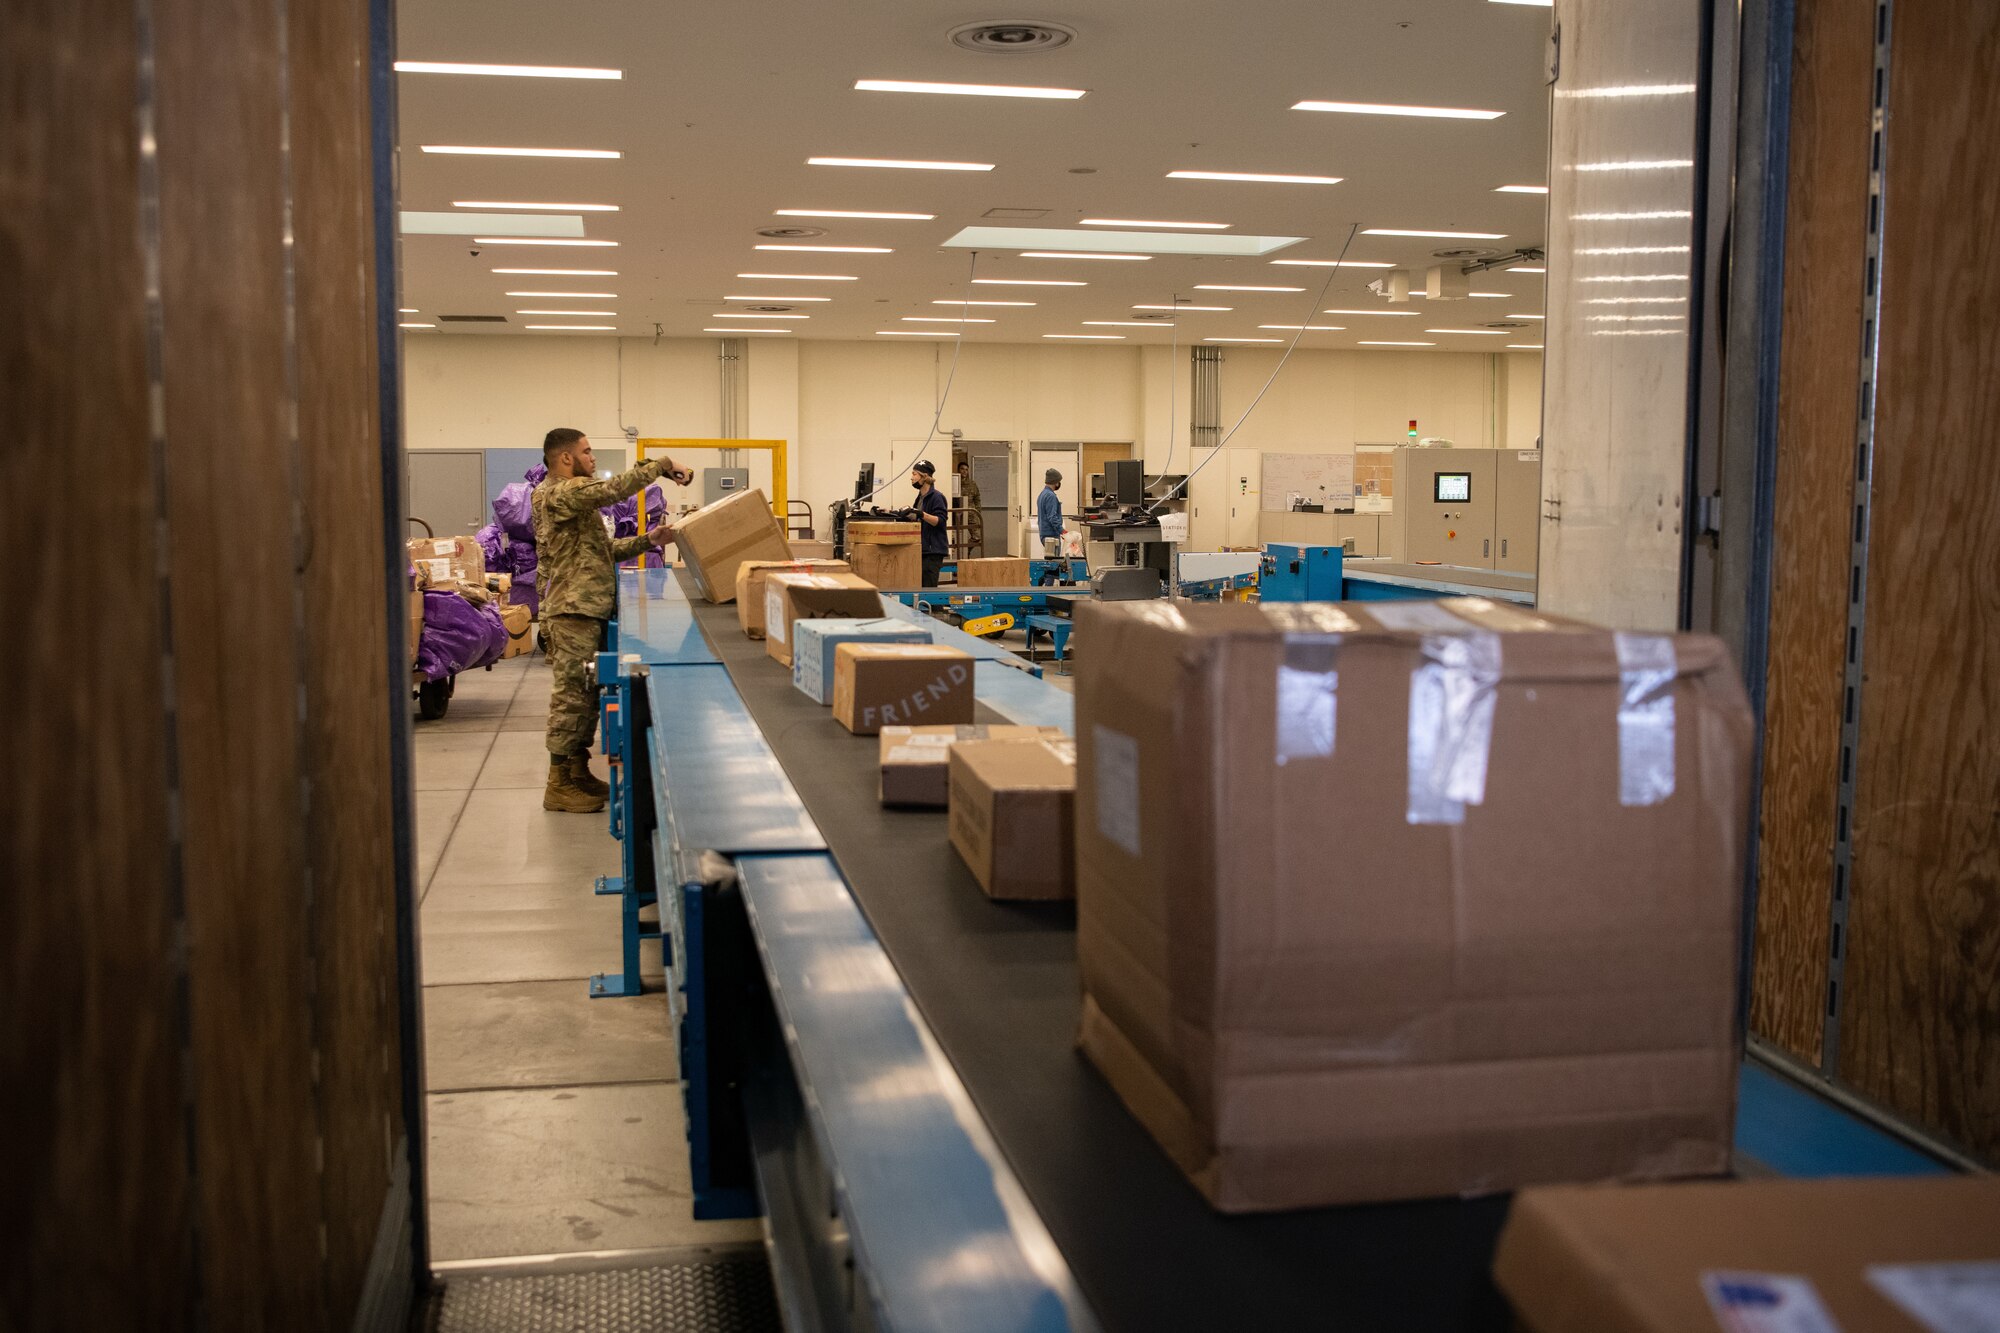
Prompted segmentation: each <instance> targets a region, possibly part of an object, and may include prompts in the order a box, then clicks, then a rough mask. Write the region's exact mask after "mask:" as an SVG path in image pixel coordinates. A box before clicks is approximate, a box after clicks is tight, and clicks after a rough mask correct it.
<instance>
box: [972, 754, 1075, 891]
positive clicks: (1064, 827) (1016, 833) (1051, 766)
mask: <svg viewBox="0 0 2000 1333" xmlns="http://www.w3.org/2000/svg"><path fill="white" fill-rule="evenodd" d="M951 845H952V846H953V847H956V848H957V849H958V854H959V855H960V856H961V857H963V858H965V864H966V865H967V866H968V867H970V868H971V870H972V877H973V878H974V879H976V880H978V881H979V887H980V888H982V889H984V890H986V896H987V897H989V898H1001V899H1022V898H1040V899H1050V898H1074V897H1075V896H1076V746H1075V745H1074V744H1073V743H1072V742H1070V741H1069V740H1066V739H1065V740H1047V741H1039V742H1027V743H1023V742H1021V741H969V742H967V743H966V744H963V745H954V746H952V747H951Z"/></svg>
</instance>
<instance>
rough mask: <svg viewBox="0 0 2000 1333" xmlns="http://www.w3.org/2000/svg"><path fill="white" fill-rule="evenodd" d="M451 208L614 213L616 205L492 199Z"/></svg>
mask: <svg viewBox="0 0 2000 1333" xmlns="http://www.w3.org/2000/svg"><path fill="white" fill-rule="evenodd" d="M451 206H452V207H453V208H490V209H495V210H497V211H499V212H503V213H505V212H510V211H512V210H515V209H519V210H521V211H523V212H542V213H616V212H617V211H618V205H616V204H516V203H501V202H499V201H496V200H492V199H454V200H452V201H451Z"/></svg>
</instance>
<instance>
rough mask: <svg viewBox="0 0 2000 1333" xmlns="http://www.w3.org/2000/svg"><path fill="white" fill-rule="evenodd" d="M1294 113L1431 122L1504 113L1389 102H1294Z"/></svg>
mask: <svg viewBox="0 0 2000 1333" xmlns="http://www.w3.org/2000/svg"><path fill="white" fill-rule="evenodd" d="M1292 110H1294V111H1339V112H1344V113H1346V114H1348V115H1351V116H1422V117H1425V118H1428V119H1433V120H1498V119H1500V117H1502V116H1504V115H1506V114H1507V113H1506V112H1505V111H1475V110H1473V109H1471V108H1469V107H1457V106H1398V105H1395V104H1394V103H1389V102H1294V103H1293V104H1292Z"/></svg>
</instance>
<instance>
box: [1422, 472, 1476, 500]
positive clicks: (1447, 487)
mask: <svg viewBox="0 0 2000 1333" xmlns="http://www.w3.org/2000/svg"><path fill="white" fill-rule="evenodd" d="M1431 499H1433V500H1435V501H1436V502H1437V503H1439V504H1465V503H1467V502H1468V501H1470V500H1471V499H1472V474H1471V473H1470V472H1439V473H1436V474H1435V479H1434V480H1433V481H1432V483H1431Z"/></svg>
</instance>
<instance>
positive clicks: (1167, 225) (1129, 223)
mask: <svg viewBox="0 0 2000 1333" xmlns="http://www.w3.org/2000/svg"><path fill="white" fill-rule="evenodd" d="M1081 225H1083V226H1086V227H1131V228H1135V229H1137V228H1146V227H1157V228H1159V229H1160V230H1161V231H1228V230H1229V227H1230V224H1229V223H1227V222H1151V221H1141V220H1139V219H1137V218H1085V219H1083V222H1082V224H1081Z"/></svg>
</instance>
